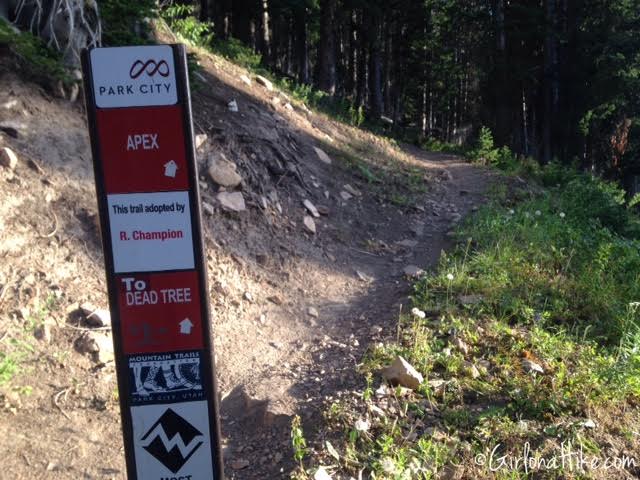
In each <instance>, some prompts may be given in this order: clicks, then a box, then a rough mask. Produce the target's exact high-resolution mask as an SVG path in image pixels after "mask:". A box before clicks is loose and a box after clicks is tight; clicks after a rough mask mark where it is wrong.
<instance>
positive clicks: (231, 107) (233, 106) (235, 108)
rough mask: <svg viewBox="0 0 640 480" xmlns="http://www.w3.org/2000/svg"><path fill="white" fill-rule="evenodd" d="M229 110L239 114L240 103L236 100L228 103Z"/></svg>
mask: <svg viewBox="0 0 640 480" xmlns="http://www.w3.org/2000/svg"><path fill="white" fill-rule="evenodd" d="M227 108H228V109H229V111H230V112H234V113H235V112H237V111H238V102H236V101H235V100H231V101H230V102H229V103H227Z"/></svg>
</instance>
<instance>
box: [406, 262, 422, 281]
mask: <svg viewBox="0 0 640 480" xmlns="http://www.w3.org/2000/svg"><path fill="white" fill-rule="evenodd" d="M402 272H403V273H404V274H405V275H406V276H407V277H411V278H417V277H420V276H422V275H423V274H424V270H422V269H421V268H419V267H416V266H415V265H407V266H406V267H404V269H403V270H402Z"/></svg>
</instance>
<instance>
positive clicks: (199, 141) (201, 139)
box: [196, 133, 207, 149]
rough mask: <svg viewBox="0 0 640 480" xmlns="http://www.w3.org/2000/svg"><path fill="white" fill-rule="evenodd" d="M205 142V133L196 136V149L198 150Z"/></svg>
mask: <svg viewBox="0 0 640 480" xmlns="http://www.w3.org/2000/svg"><path fill="white" fill-rule="evenodd" d="M206 141H207V134H206V133H199V134H197V135H196V149H198V148H200V147H201V146H202V145H204V143H205V142H206Z"/></svg>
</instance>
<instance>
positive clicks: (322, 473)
mask: <svg viewBox="0 0 640 480" xmlns="http://www.w3.org/2000/svg"><path fill="white" fill-rule="evenodd" d="M313 480H331V475H329V473H328V472H327V471H326V470H325V469H324V467H318V470H316V473H315V474H314V475H313Z"/></svg>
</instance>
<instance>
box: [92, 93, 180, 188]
mask: <svg viewBox="0 0 640 480" xmlns="http://www.w3.org/2000/svg"><path fill="white" fill-rule="evenodd" d="M182 115H183V110H182V107H181V106H179V105H174V106H170V107H147V108H127V109H109V110H98V112H97V113H96V125H97V128H98V132H99V134H100V155H101V157H102V165H103V167H102V171H103V172H104V184H105V190H106V192H107V194H111V193H137V192H168V191H173V192H175V191H184V190H188V189H189V171H188V168H187V150H186V148H185V138H184V133H183V128H182Z"/></svg>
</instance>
